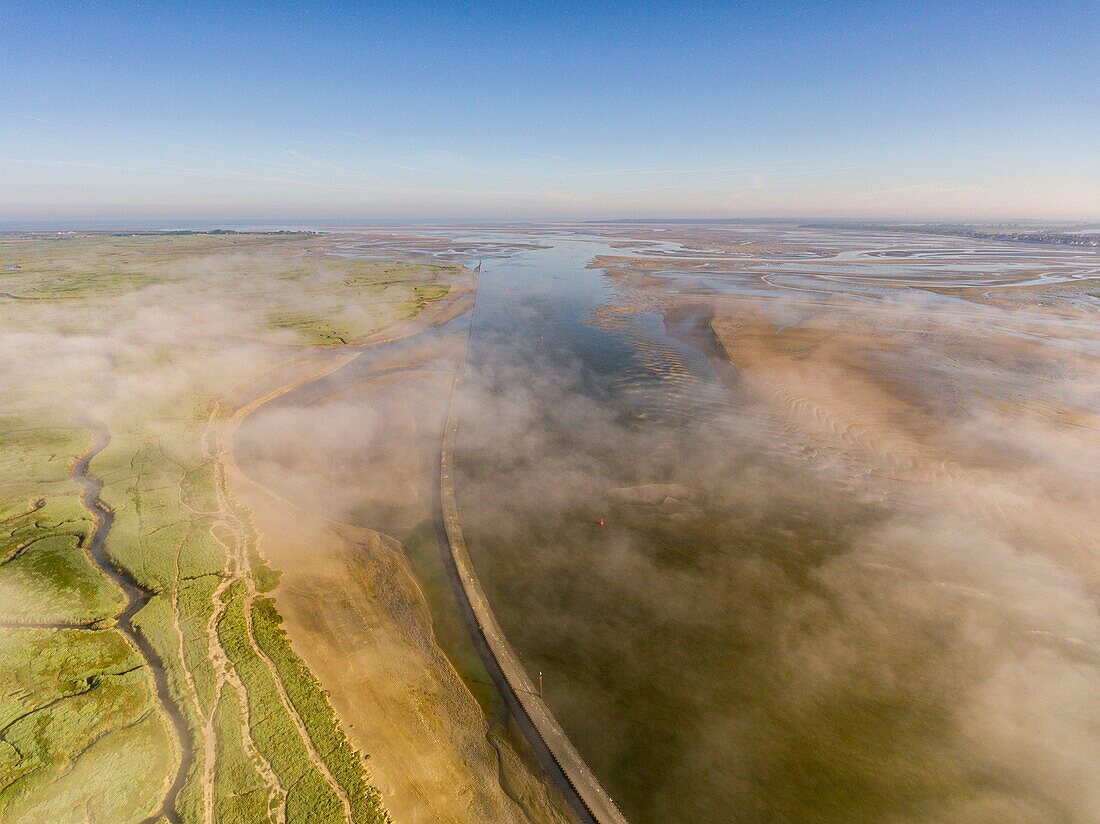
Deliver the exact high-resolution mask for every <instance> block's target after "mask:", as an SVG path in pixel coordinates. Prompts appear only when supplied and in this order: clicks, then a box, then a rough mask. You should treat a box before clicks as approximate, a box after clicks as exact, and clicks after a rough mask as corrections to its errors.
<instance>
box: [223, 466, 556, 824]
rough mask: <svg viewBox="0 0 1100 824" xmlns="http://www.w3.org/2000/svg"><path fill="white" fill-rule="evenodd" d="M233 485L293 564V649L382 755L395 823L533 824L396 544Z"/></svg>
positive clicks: (538, 810) (526, 792)
mask: <svg viewBox="0 0 1100 824" xmlns="http://www.w3.org/2000/svg"><path fill="white" fill-rule="evenodd" d="M231 482H232V484H233V487H234V491H235V492H236V493H237V494H238V495H239V496H240V498H241V500H242V501H243V502H245V504H246V505H247V506H249V507H250V508H251V509H252V511H253V513H254V515H255V518H256V525H257V527H258V529H259V530H260V532H261V533H262V535H263V538H262V544H261V545H262V550H263V552H264V553H265V555H266V556H267V557H268V559H269V560H270V561H271V563H272V564H273V565H274V566H275V567H276V568H277V569H279V570H281V571H282V578H281V580H280V584H279V587H278V589H277V590H276V593H275V596H276V601H277V603H278V606H279V610H280V612H281V613H282V614H283V616H284V618H285V627H286V629H287V632H288V633H289V635H290V638H291V640H292V642H293V644H294V648H295V649H296V650H297V651H298V652H299V654H300V655H301V656H302V657H303V659H305V661H306V663H307V664H308V665H309V666H310V669H311V670H312V671H313V672H314V674H315V675H316V676H317V678H318V679H319V680H320V681H321V683H322V685H324V687H325V688H326V689H327V690H328V691H329V693H330V699H331V700H332V703H333V706H334V707H335V708H336V711H337V713H338V715H339V717H340V719H341V721H342V723H343V725H344V728H345V730H346V732H347V733H348V736H349V738H350V739H351V740H352V742H353V743H355V744H356V745H357V746H358V747H360V748H361V749H362V750H364V751H369V752H370V753H372V755H371V759H370V762H369V764H368V770H369V772H370V775H371V779H372V781H373V782H374V783H375V785H376V786H377V787H378V788H379V790H381V792H382V795H383V798H384V799H385V802H386V806H387V808H388V809H389V810H390V812H391V813H392V815H393V816H394V819H395V820H397V821H407V822H436V821H440V822H443V821H446V822H483V821H501V822H513V821H514V822H525V821H528V820H529V819H528V815H527V813H525V812H524V810H523V809H522V808H521V807H520V806H519V805H518V804H517V803H516V802H515V801H513V800H512V799H511V798H509V797H508V795H507V793H506V792H505V791H504V790H503V789H502V788H501V785H500V777H499V776H500V766H499V763H498V756H497V751H496V750H495V749H494V747H493V746H492V745H491V744H490V742H489V740H488V739H487V738H486V735H487V734H489V724H488V722H487V720H486V719H485V716H484V713H483V711H482V710H481V708H480V707H479V706H478V704H477V702H476V701H475V700H474V698H473V696H472V695H471V694H470V692H469V690H467V689H466V687H465V685H464V684H463V683H462V682H461V680H460V679H459V677H458V675H457V673H456V672H455V671H454V669H453V667H452V666H451V665H450V662H449V661H448V660H447V659H446V657H445V656H444V655H443V653H442V652H441V651H440V649H439V648H438V646H437V645H436V643H435V640H434V638H433V636H432V630H431V618H430V615H429V613H428V610H427V607H426V605H425V603H424V598H423V595H422V593H421V592H420V590H419V588H418V586H417V584H416V582H415V580H414V579H413V577H412V575H411V573H410V572H409V569H408V566H407V564H406V562H405V559H404V557H403V556H402V555H401V553H400V549H399V547H398V546H396V544H395V542H393V541H392V540H388V539H386V538H384V537H383V536H381V535H379V534H377V533H374V532H371V531H369V530H362V529H355V528H352V527H346V526H340V525H336V524H333V523H332V522H329V521H326V520H324V519H322V518H319V517H316V516H313V515H310V514H309V513H307V512H305V511H303V510H301V509H299V508H297V507H294V506H288V505H287V503H286V502H285V501H282V500H279V499H278V498H276V497H275V496H273V495H271V494H269V493H267V492H265V491H264V490H263V489H261V488H260V487H259V486H257V485H256V484H255V483H253V482H252V481H249V480H248V479H247V478H245V477H244V476H243V475H242V474H241V473H240V472H239V471H234V472H233V475H232V480H231ZM304 548H308V551H304ZM515 766H516V765H512V768H511V769H509V774H510V775H511V777H512V780H513V781H516V780H517V778H516V776H517V775H522V773H520V772H519V771H518V770H516V769H515ZM518 780H519V781H520V782H522V778H520V779H518ZM509 789H511V790H513V791H514V792H516V791H517V790H516V788H515V787H514V786H510V787H509ZM518 793H519V796H520V797H521V798H523V800H524V804H525V806H527V807H528V809H529V810H530V812H531V814H532V815H533V817H534V818H535V820H538V821H556V820H566V819H565V818H564V817H563V816H561V815H560V814H559V813H557V811H556V810H554V809H553V808H552V807H551V806H550V805H549V804H548V803H547V802H546V800H545V791H544V790H543V789H542V787H541V786H540V785H539V784H538V782H537V781H534V780H531V781H530V785H529V786H526V787H524V786H522V783H521V784H520V788H519V790H518Z"/></svg>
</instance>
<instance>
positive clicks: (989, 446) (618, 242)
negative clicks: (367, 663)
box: [253, 228, 1100, 822]
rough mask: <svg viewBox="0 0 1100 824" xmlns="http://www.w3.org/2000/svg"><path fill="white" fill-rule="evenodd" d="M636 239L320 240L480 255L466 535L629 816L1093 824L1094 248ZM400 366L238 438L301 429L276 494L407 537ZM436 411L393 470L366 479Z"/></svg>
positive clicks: (495, 597)
mask: <svg viewBox="0 0 1100 824" xmlns="http://www.w3.org/2000/svg"><path fill="white" fill-rule="evenodd" d="M635 231H636V230H632V229H622V230H615V231H608V232H606V233H605V234H604V235H603V236H591V235H581V234H574V233H570V232H564V231H560V232H559V231H553V232H531V233H517V232H499V233H483V234H479V235H477V236H472V235H466V236H462V235H451V234H448V233H446V232H440V233H438V234H432V233H428V232H421V233H420V234H421V237H420V238H419V239H415V240H414V239H405V240H402V238H400V237H395V238H393V239H390V240H389V241H386V242H384V243H382V242H374V243H373V244H362V245H361V246H359V247H354V246H349V249H348V253H349V254H356V253H364V252H366V253H370V254H375V253H385V252H386V251H387V250H389V251H392V250H396V249H402V250H405V251H410V252H417V253H419V254H435V255H436V256H438V257H444V258H452V257H460V258H464V259H466V260H475V261H476V260H477V259H478V258H481V257H483V256H484V259H485V264H484V267H483V271H482V274H481V279H480V286H479V291H478V298H477V305H476V308H475V309H474V313H473V317H472V333H471V338H470V349H469V365H468V369H467V372H466V377H465V380H464V382H463V384H462V389H461V392H460V394H459V396H458V398H457V401H456V402H457V403H458V404H459V407H458V409H459V420H460V430H459V436H458V455H457V468H458V472H459V482H458V497H459V504H460V507H461V514H462V520H463V525H464V528H465V531H466V537H467V540H468V543H469V546H470V551H471V554H472V556H473V560H474V564H475V567H476V569H477V571H478V574H479V576H480V577H481V579H482V582H483V584H484V585H485V587H486V589H487V591H488V594H489V596H490V598H491V600H492V602H493V605H494V607H495V608H496V611H497V614H498V617H499V618H500V620H501V623H502V625H503V627H504V629H505V631H506V632H507V633H508V636H509V638H510V640H511V641H512V643H513V645H514V646H515V647H516V648H517V650H518V651H519V653H520V654H521V656H522V657H523V659H524V661H525V663H526V665H527V667H528V669H529V671H530V672H531V673H532V674H533V675H534V674H536V673H538V672H540V671H541V672H542V673H543V674H544V680H545V693H546V698H547V700H548V701H549V703H550V705H551V706H552V708H553V710H554V712H555V714H556V715H557V716H558V718H559V720H560V721H561V722H562V724H563V726H564V727H565V728H566V730H567V731H568V732H569V734H570V736H571V737H572V738H573V739H574V741H575V743H576V744H577V746H578V747H579V749H580V750H581V752H582V753H583V754H584V756H585V758H586V759H587V760H588V761H589V763H590V764H591V765H592V767H593V768H594V770H595V771H596V773H597V774H598V775H599V776H600V778H601V779H602V780H603V781H604V784H605V786H606V787H607V788H608V790H609V791H610V793H611V794H612V796H613V797H614V798H615V799H616V800H617V801H618V802H619V803H620V806H621V807H622V808H623V810H624V812H625V813H626V814H627V816H628V817H629V818H630V820H632V821H636V822H658V821H670V820H685V821H708V822H725V821H730V820H737V821H750V822H756V821H759V822H772V821H775V822H780V821H838V822H841V821H845V822H847V821H898V822H901V821H905V822H909V821H928V822H934V821H974V822H977V821H1021V822H1024V821H1027V822H1032V821H1075V822H1077V821H1079V822H1088V821H1094V820H1097V818H1098V817H1100V792H1098V791H1097V790H1096V789H1095V782H1094V781H1093V780H1092V779H1093V777H1094V773H1095V765H1096V764H1097V763H1100V612H1098V610H1097V594H1098V591H1100V590H1098V587H1100V568H1098V566H1097V551H1098V549H1100V547H1098V546H1097V540H1098V535H1100V522H1098V521H1100V519H1098V516H1097V512H1098V511H1100V508H1098V506H1097V493H1096V491H1095V490H1096V489H1097V488H1098V487H1097V481H1100V477H1097V476H1098V474H1100V473H1098V470H1097V469H1096V463H1097V462H1096V461H1095V460H1092V459H1091V458H1089V456H1094V455H1097V454H1100V452H1098V451H1097V450H1098V447H1100V439H1098V431H1100V427H1098V421H1097V416H1096V413H1095V410H1096V409H1097V408H1100V369H1098V356H1100V347H1098V335H1097V330H1096V320H1097V318H1098V313H1097V308H1096V303H1097V301H1096V298H1095V297H1094V296H1093V295H1092V294H1091V293H1090V292H1089V283H1088V281H1087V280H1085V279H1086V278H1089V277H1094V276H1095V273H1096V269H1097V258H1096V256H1095V254H1093V255H1092V257H1089V256H1088V254H1082V253H1079V252H1076V251H1072V250H1054V251H1050V250H1044V249H1038V250H1036V249H1035V248H1033V247H1025V246H1017V247H1013V246H1010V245H1007V244H999V245H991V244H988V243H986V244H983V243H981V242H979V241H972V240H964V239H956V238H930V237H924V236H913V237H904V236H900V237H899V236H892V235H889V234H879V235H875V236H872V235H860V234H858V233H854V232H824V231H810V230H803V229H777V228H756V229H750V228H743V229H738V230H731V233H730V234H729V235H724V234H720V233H719V231H718V230H710V231H712V232H713V234H711V235H707V234H706V233H705V232H703V231H701V230H691V229H677V230H668V231H670V232H672V233H675V232H679V233H680V234H678V235H675V236H673V235H672V234H669V235H661V234H659V233H658V232H656V231H653V232H650V230H644V231H643V230H637V232H640V233H643V234H645V235H646V236H645V237H644V238H642V239H641V240H639V239H638V234H637V233H635V234H631V232H635ZM662 231H663V230H662ZM517 245H519V246H522V247H523V248H516V247H517ZM539 247H541V248H539ZM597 256H610V257H616V256H617V259H616V260H602V261H601V263H600V264H599V265H598V266H596V267H595V268H586V266H587V265H588V264H589V262H590V261H592V260H593V258H595V257H597ZM1092 283H1095V281H1092ZM1082 287H1084V288H1082ZM1093 291H1095V288H1093ZM466 322H469V318H462V319H459V321H456V322H454V323H453V324H452V326H451V327H450V328H448V329H446V330H445V331H444V333H443V337H444V338H446V339H448V340H450V339H451V338H453V336H454V334H457V333H458V332H459V331H461V329H460V327H461V326H462V324H463V323H466ZM450 351H451V350H450V349H448V352H450ZM433 357H436V358H437V360H432V358H433ZM451 357H452V358H453V355H451ZM421 362H422V363H424V364H427V365H428V366H427V367H426V370H427V371H426V372H425V377H424V381H425V383H423V384H422V385H420V384H415V385H413V384H410V387H409V392H408V393H405V394H403V393H402V391H401V386H402V384H401V382H400V381H399V380H398V381H397V382H396V383H394V384H392V385H389V386H386V387H383V388H382V389H381V390H380V393H377V394H374V395H373V396H372V392H371V391H360V392H358V394H355V395H354V396H352V395H347V396H346V397H345V396H343V395H341V394H340V392H335V391H334V392H332V393H330V395H329V397H330V398H331V400H332V402H331V404H330V408H326V409H322V408H320V407H317V406H311V404H310V403H309V402H308V401H303V402H302V403H297V402H292V401H293V399H288V402H287V404H285V405H284V406H283V407H280V408H279V409H278V410H277V415H276V414H275V411H272V412H271V413H269V414H268V416H267V417H266V419H261V421H262V423H263V425H264V427H265V428H262V429H257V430H254V432H253V442H254V443H269V442H270V439H271V437H272V436H273V433H277V432H278V431H281V430H282V429H286V430H287V431H288V432H297V433H298V434H299V435H301V434H302V433H308V432H319V433H322V434H323V437H322V439H320V440H317V439H315V440H314V441H313V446H314V447H317V448H318V449H319V452H316V453H315V455H314V457H315V459H316V460H317V475H316V476H314V475H310V473H309V471H308V466H306V465H304V464H302V463H301V456H300V455H298V453H295V456H294V460H288V461H284V462H283V463H282V464H281V466H282V467H283V468H284V469H285V468H286V467H287V466H293V465H296V466H298V469H299V472H298V473H297V475H296V477H297V480H295V481H293V483H294V484H297V486H298V488H299V490H306V489H309V488H311V487H312V486H313V484H314V483H315V481H316V477H320V476H322V475H325V474H331V473H332V471H333V470H331V469H326V468H325V467H326V466H328V467H331V466H342V467H344V468H345V469H347V468H348V467H351V468H352V469H349V470H348V471H344V470H340V475H341V477H342V478H343V479H344V489H343V491H342V493H341V494H340V495H339V496H336V497H334V498H331V499H329V505H330V506H331V507H332V510H331V514H333V516H334V517H339V518H343V519H348V520H354V521H356V522H362V520H363V519H364V518H366V519H368V520H369V519H370V517H372V515H371V512H372V511H373V512H374V513H375V514H374V515H373V517H375V518H378V519H381V520H380V523H379V526H386V525H387V524H385V523H381V521H385V520H386V518H390V521H391V522H390V526H391V527H392V528H394V529H396V528H398V527H400V526H402V524H403V525H404V526H408V524H409V523H411V520H412V516H410V517H409V518H406V519H405V521H404V522H401V519H400V518H397V520H394V513H395V512H397V513H400V512H401V511H403V510H401V508H400V507H401V506H403V505H404V504H402V501H404V502H406V503H407V502H408V501H410V500H414V499H418V500H420V502H421V504H422V505H426V504H427V501H428V498H427V496H428V495H429V492H428V488H427V486H426V485H425V484H424V482H423V478H424V477H430V473H431V472H432V471H433V465H432V461H431V458H430V452H431V450H430V449H428V447H427V446H424V445H423V443H422V441H423V439H430V438H431V435H430V432H431V431H432V429H433V427H437V426H438V424H439V418H438V414H439V412H438V405H439V404H440V403H441V402H442V399H443V398H444V396H445V392H444V391H441V390H440V388H439V386H440V385H439V384H438V383H435V384H432V383H431V381H429V380H428V377H427V375H428V374H429V373H430V374H436V373H439V372H444V371H446V369H447V368H451V367H452V366H453V360H450V361H448V360H447V359H446V358H442V357H439V356H428V355H426V356H424V357H423V358H421ZM353 383H354V381H351V380H350V379H349V383H348V385H349V386H351V385H352V384H353ZM368 389H369V387H368ZM327 391H328V390H326V392H327ZM372 397H373V400H372ZM395 398H398V399H399V403H398V406H399V407H400V408H401V409H402V410H404V411H403V412H402V416H404V417H403V418H402V421H403V422H401V423H400V424H399V425H397V424H394V423H393V422H392V421H391V419H392V418H393V410H394V409H395V408H397V407H395V406H394V403H395V400H394V399H395ZM417 409H426V410H427V409H430V410H431V411H430V412H424V413H420V412H417V411H416V410H417ZM330 413H331V415H332V416H334V417H332V418H331V420H330V418H329V417H328V416H329V415H330ZM425 416H426V417H425ZM429 419H430V422H429V423H427V424H424V425H423V426H421V425H420V424H417V425H416V427H414V428H416V429H417V434H416V438H417V439H419V440H417V443H420V444H421V446H423V448H424V453H423V455H421V456H420V457H419V458H417V461H419V465H420V466H421V467H422V468H421V470H419V471H420V473H421V476H420V480H418V479H417V478H416V477H413V476H414V475H415V473H409V474H407V475H401V476H400V477H398V475H397V474H394V475H393V477H394V478H396V480H395V481H394V482H393V483H391V484H387V483H382V482H379V481H378V477H380V476H381V475H388V474H390V470H391V469H393V468H396V467H398V466H399V465H400V464H401V462H402V461H401V460H398V458H402V460H404V458H403V457H402V456H406V455H408V454H409V453H407V452H402V451H401V448H400V444H403V443H406V441H407V440H408V437H409V436H408V434H407V433H406V434H404V435H400V434H395V433H397V432H399V431H400V432H404V431H405V430H406V429H408V428H409V427H410V426H411V424H410V423H409V422H408V421H410V420H417V421H428V420H429ZM387 421H391V422H390V423H387ZM395 425H397V426H398V428H397V429H394V426H395ZM403 439H404V440H403ZM290 440H295V439H288V442H289V441H290ZM305 440H307V441H308V440H309V438H308V437H306V438H305ZM359 452H361V453H362V454H361V456H360V458H356V457H355V454H358V453H359ZM364 455H365V456H367V457H365V458H364V457H362V456H364ZM386 455H389V457H379V456H386ZM395 455H396V456H397V457H394V456H395ZM371 467H375V468H378V469H380V470H382V471H381V472H371ZM352 470H353V471H352ZM357 473H360V474H364V477H367V476H370V478H372V479H371V480H368V481H365V482H363V483H362V484H361V485H354V481H353V480H351V479H352V478H353V477H354V476H355V475H356V474H357ZM287 483H291V482H290V481H287ZM287 488H289V487H287ZM399 489H403V490H405V491H404V492H403V493H401V494H397V493H395V490H399ZM300 494H303V495H304V494H306V493H304V492H300ZM357 496H358V500H357ZM418 496H419V498H418ZM365 499H369V501H368V503H367V504H364V500H365ZM370 502H373V504H372V503H370ZM372 506H373V507H374V508H373V510H372V508H371V507H372ZM395 507H396V508H395ZM383 510H385V512H386V513H388V514H386V515H385V516H382V515H379V514H378V513H381V512H382V511H383ZM399 522H401V523H399ZM395 525H396V526H395Z"/></svg>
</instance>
